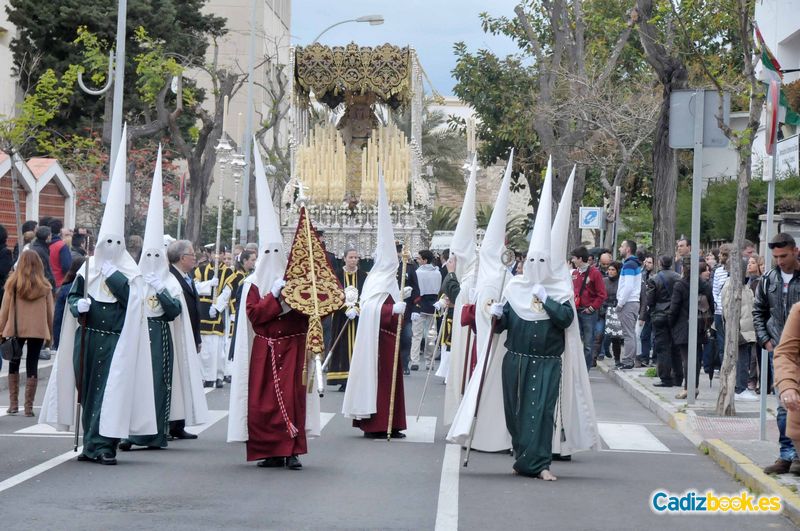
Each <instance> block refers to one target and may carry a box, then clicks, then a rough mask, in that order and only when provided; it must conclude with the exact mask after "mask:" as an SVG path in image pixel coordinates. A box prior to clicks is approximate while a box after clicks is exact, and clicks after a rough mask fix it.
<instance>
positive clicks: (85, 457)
mask: <svg viewBox="0 0 800 531" xmlns="http://www.w3.org/2000/svg"><path fill="white" fill-rule="evenodd" d="M78 461H81V462H84V461H94V459H92V458H91V457H89V456H88V455H86V454H81V455H79V456H78ZM787 470H788V469H787Z"/></svg>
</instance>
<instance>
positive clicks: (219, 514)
mask: <svg viewBox="0 0 800 531" xmlns="http://www.w3.org/2000/svg"><path fill="white" fill-rule="evenodd" d="M5 370H7V369H4V372H5ZM424 374H425V373H424V372H412V374H411V376H408V377H406V379H405V384H406V412H407V414H408V415H409V419H408V423H409V430H408V438H407V439H404V440H393V441H392V442H389V443H387V442H386V441H384V440H378V441H375V440H367V439H364V438H363V437H361V432H360V431H359V430H356V429H354V428H352V427H351V426H350V422H349V421H348V420H347V419H345V418H343V417H342V416H341V414H340V413H339V411H340V410H341V402H342V398H343V393H338V392H336V391H335V390H334V389H335V388H333V387H330V388H329V389H328V392H327V393H326V395H325V397H324V398H323V402H322V404H323V406H322V409H323V411H324V412H327V413H328V414H327V415H324V419H323V421H327V422H326V424H325V427H324V429H323V432H322V437H321V438H319V439H315V440H312V441H310V443H309V454H308V455H306V456H303V457H301V459H302V462H303V470H302V471H290V470H285V469H261V468H258V467H256V466H255V463H247V462H246V461H245V455H244V446H243V445H241V444H228V443H226V442H225V435H226V424H227V406H228V389H227V386H226V388H224V389H220V390H212V391H210V392H209V393H208V395H207V397H208V402H209V408H210V409H211V411H212V413H213V415H214V422H212V423H210V424H209V425H206V426H201V427H197V429H196V431H199V432H200V437H199V439H197V440H194V441H175V442H170V447H169V448H168V449H167V450H157V451H148V450H137V451H133V452H127V453H124V452H120V453H119V455H118V458H119V465H117V466H115V467H104V466H101V465H96V464H91V463H78V462H76V461H75V454H73V453H72V451H71V450H72V437H71V435H69V434H58V433H54V432H53V431H52V430H51V429H49V428H47V427H45V426H41V425H36V421H35V419H31V418H26V417H22V416H6V415H5V409H6V407H7V405H8V395H7V392H3V393H2V394H0V415H3V416H0V448H1V450H0V456H2V457H0V493H3V497H4V498H5V499H6V500H8V503H6V504H4V505H3V509H2V520H1V521H2V528H4V529H13V530H19V529H37V530H41V529H82V530H89V529H98V530H100V529H103V530H105V529H111V528H120V529H133V528H136V529H147V528H154V527H156V526H158V527H160V528H163V529H198V528H208V529H220V528H225V529H226V530H235V529H282V530H283V529H334V530H335V529H443V530H444V529H456V528H458V529H531V528H534V527H536V528H543V529H615V530H619V529H637V530H640V529H648V530H658V529H665V530H666V529H670V530H674V529H675V528H676V526H681V527H684V526H691V527H695V528H700V529H720V530H722V529H726V530H727V529H730V528H731V527H732V526H735V527H736V528H737V529H760V530H761V529H795V527H794V525H793V524H792V523H791V522H790V521H789V520H787V519H786V518H784V517H783V516H781V515H774V514H772V515H767V514H759V515H740V514H737V515H730V514H729V515H711V514H706V515H700V516H698V515H688V516H687V515H676V514H655V513H654V512H653V511H651V509H650V498H651V493H652V492H653V491H655V490H665V491H669V492H671V493H676V494H680V493H683V492H684V491H686V490H690V489H693V490H696V491H697V492H705V491H706V490H707V489H713V490H714V491H715V492H717V493H730V494H735V493H739V492H742V491H743V490H746V489H745V488H744V487H743V486H742V485H741V484H739V483H737V482H736V481H734V480H733V479H731V478H730V476H729V475H728V474H727V473H725V472H724V471H723V470H722V469H721V468H720V467H719V466H717V465H716V464H715V463H714V462H713V461H711V460H710V459H709V458H708V457H707V456H706V455H704V454H703V453H702V452H701V451H699V450H698V449H697V448H696V447H695V445H693V444H692V442H690V441H689V440H688V439H686V438H685V437H684V436H683V435H682V434H681V433H679V432H678V431H676V430H674V429H672V428H670V427H669V426H667V425H666V424H664V423H663V422H662V421H661V420H659V418H658V417H657V416H656V415H655V414H653V413H652V412H651V411H649V410H648V409H646V408H645V407H643V406H642V405H641V404H640V403H639V402H638V401H636V400H635V399H634V398H632V397H631V396H629V395H628V394H627V393H626V392H625V391H624V390H623V389H622V388H620V387H619V386H618V385H617V384H615V383H614V382H612V381H611V379H609V377H607V376H605V375H603V374H601V373H599V372H597V371H595V370H593V371H592V373H591V384H592V390H593V393H594V398H595V405H596V408H597V418H598V421H599V427H600V432H601V435H602V438H603V444H602V449H601V450H600V451H599V452H586V453H581V454H578V455H576V456H575V457H574V458H573V460H572V461H571V462H556V463H554V464H553V466H552V471H553V473H554V474H556V475H557V476H558V477H559V480H558V481H557V482H555V483H546V482H543V481H540V480H535V479H529V478H523V477H518V476H513V475H512V474H511V464H512V460H511V457H510V456H509V455H502V454H484V453H478V452H474V453H473V454H472V455H471V457H470V462H469V468H466V469H465V468H463V467H462V466H461V462H462V460H463V452H462V451H461V449H460V448H459V447H458V446H456V445H448V444H446V442H445V440H444V436H445V434H446V432H447V429H446V428H447V427H446V426H443V425H442V423H441V420H440V416H441V411H442V402H443V396H444V385H442V383H441V380H440V379H439V378H435V377H434V378H432V383H431V387H430V389H429V391H428V394H427V397H426V400H425V404H424V406H423V409H422V414H421V418H420V422H416V420H415V417H414V415H415V414H416V410H417V405H418V402H419V397H420V395H421V393H422V387H423V384H424ZM45 384H46V382H45V381H42V382H41V385H40V388H39V393H38V395H39V396H38V397H37V398H38V400H41V397H42V396H43V394H44V386H45ZM37 404H38V401H37ZM37 412H38V410H37ZM5 491H8V492H5ZM12 500H13V501H12Z"/></svg>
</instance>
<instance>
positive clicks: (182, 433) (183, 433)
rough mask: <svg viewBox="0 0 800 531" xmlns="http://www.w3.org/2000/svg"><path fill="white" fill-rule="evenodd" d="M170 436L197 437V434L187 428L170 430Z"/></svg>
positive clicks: (174, 437) (175, 437)
mask: <svg viewBox="0 0 800 531" xmlns="http://www.w3.org/2000/svg"><path fill="white" fill-rule="evenodd" d="M169 436H170V437H172V439H197V435H195V434H194V433H189V432H188V431H186V430H181V431H171V432H169Z"/></svg>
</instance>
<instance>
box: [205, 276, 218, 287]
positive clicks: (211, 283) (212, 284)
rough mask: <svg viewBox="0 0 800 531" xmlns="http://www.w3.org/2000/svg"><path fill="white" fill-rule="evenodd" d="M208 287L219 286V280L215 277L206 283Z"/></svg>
mask: <svg viewBox="0 0 800 531" xmlns="http://www.w3.org/2000/svg"><path fill="white" fill-rule="evenodd" d="M208 285H209V286H211V287H212V288H216V287H217V286H219V279H218V278H217V277H214V278H212V279H211V280H209V281H208Z"/></svg>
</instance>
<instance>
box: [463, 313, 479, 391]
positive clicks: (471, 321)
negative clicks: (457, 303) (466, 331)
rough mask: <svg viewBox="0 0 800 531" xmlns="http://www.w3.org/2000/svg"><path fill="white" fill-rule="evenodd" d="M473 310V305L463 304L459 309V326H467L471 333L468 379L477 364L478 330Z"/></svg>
mask: <svg viewBox="0 0 800 531" xmlns="http://www.w3.org/2000/svg"><path fill="white" fill-rule="evenodd" d="M475 308H476V306H475V305H474V304H465V305H464V306H462V307H461V326H468V327H469V328H470V330H472V333H471V334H470V335H469V340H470V343H472V355H471V356H470V359H469V377H470V378H472V373H473V371H475V366H476V365H477V364H478V341H477V340H478V329H477V325H476V324H475Z"/></svg>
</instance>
